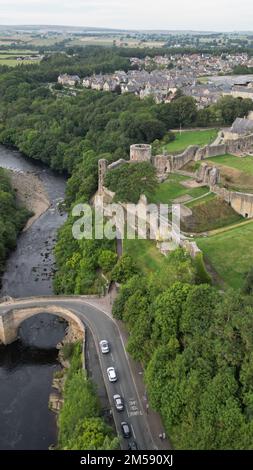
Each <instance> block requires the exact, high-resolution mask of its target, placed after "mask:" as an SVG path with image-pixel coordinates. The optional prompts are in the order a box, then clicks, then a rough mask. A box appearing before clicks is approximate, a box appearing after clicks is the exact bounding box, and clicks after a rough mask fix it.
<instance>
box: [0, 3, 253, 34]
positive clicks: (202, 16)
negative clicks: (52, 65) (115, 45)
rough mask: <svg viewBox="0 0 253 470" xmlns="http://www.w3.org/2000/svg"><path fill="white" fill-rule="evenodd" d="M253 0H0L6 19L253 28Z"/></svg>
mask: <svg viewBox="0 0 253 470" xmlns="http://www.w3.org/2000/svg"><path fill="white" fill-rule="evenodd" d="M252 19H253V1H252V0H240V1H238V0H174V1H172V0H153V1H151V0H0V24H1V25H9V24H14V25H15V24H23V25H24V24H26V25H29V24H44V25H69V26H94V27H106V28H120V29H169V30H178V29H191V30H200V31H207V30H208V31H235V30H237V31H238V30H240V31H242V30H248V31H250V30H253V21H252Z"/></svg>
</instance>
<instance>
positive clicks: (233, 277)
mask: <svg viewBox="0 0 253 470" xmlns="http://www.w3.org/2000/svg"><path fill="white" fill-rule="evenodd" d="M196 241H197V244H198V246H199V247H200V249H201V250H203V252H204V254H205V255H206V256H207V258H208V260H209V261H210V262H211V264H212V265H213V267H214V268H215V270H216V271H217V273H218V274H219V276H220V277H221V278H222V279H223V280H224V282H225V284H226V286H227V287H229V286H230V287H233V288H237V289H238V288H240V287H241V286H242V284H243V280H244V274H245V273H246V272H247V271H248V270H249V269H250V268H251V267H252V266H253V221H252V222H251V223H248V224H245V225H242V226H241V227H237V228H234V229H232V230H229V231H227V232H223V233H220V234H217V235H213V236H212V237H208V238H199V239H197V240H196Z"/></svg>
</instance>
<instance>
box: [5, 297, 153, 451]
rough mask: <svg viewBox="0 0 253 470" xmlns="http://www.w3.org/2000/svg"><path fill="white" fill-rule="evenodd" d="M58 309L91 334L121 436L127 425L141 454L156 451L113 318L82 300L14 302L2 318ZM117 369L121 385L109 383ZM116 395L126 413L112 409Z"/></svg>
mask: <svg viewBox="0 0 253 470" xmlns="http://www.w3.org/2000/svg"><path fill="white" fill-rule="evenodd" d="M49 305H59V306H61V307H65V308H67V309H69V310H71V311H72V312H74V313H75V314H76V315H77V316H78V317H79V318H80V319H82V321H83V322H84V323H85V324H86V325H87V326H88V328H89V330H90V331H91V332H92V334H93V337H94V341H95V345H96V348H97V353H98V357H99V361H100V366H101V370H102V374H103V378H104V382H105V386H106V390H107V394H108V398H109V400H110V404H111V409H112V410H113V417H114V421H115V425H116V429H117V432H118V434H119V436H122V434H121V428H120V423H121V421H127V422H128V423H129V425H130V427H131V430H132V439H134V440H136V442H137V445H138V448H139V449H142V450H152V449H157V448H158V447H157V445H156V444H155V440H154V439H153V436H152V433H151V430H150V427H149V425H148V421H147V418H146V415H145V412H144V410H143V407H142V402H141V399H140V397H139V395H138V390H137V387H136V384H135V377H134V374H133V372H132V369H131V366H130V361H129V358H128V356H127V353H126V351H125V347H124V342H123V339H122V337H121V334H120V331H119V328H118V326H117V324H116V323H115V321H114V320H113V318H112V317H111V315H110V314H109V313H108V312H106V311H105V310H102V309H100V308H98V307H94V305H92V304H91V303H89V301H88V300H86V301H85V300H82V299H81V298H76V299H75V298H70V299H68V298H62V297H58V298H57V297H52V298H50V297H49V298H45V299H43V298H33V299H22V300H21V299H20V300H15V301H13V302H11V303H9V304H8V305H7V304H6V303H3V304H0V315H1V314H2V313H3V312H5V311H8V310H10V309H12V308H25V307H26V306H27V307H28V306H29V307H31V306H34V307H35V306H37V307H41V306H43V307H45V312H46V311H47V306H49ZM102 339H107V340H108V341H109V343H110V346H111V351H110V353H109V354H107V355H102V354H101V353H100V351H99V341H100V340H102ZM109 366H114V367H115V369H116V372H117V376H118V381H117V382H116V383H110V382H109V380H108V377H107V373H106V370H107V367H109ZM115 393H119V394H120V395H122V396H123V398H124V400H125V411H124V412H121V413H118V412H117V411H116V410H115V407H114V406H113V400H112V397H113V395H114V394H115ZM122 448H123V449H127V448H128V441H127V440H125V439H123V438H122Z"/></svg>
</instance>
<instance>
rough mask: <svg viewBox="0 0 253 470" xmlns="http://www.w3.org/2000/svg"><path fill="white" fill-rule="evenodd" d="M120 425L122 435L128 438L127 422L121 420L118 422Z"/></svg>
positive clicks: (129, 434)
mask: <svg viewBox="0 0 253 470" xmlns="http://www.w3.org/2000/svg"><path fill="white" fill-rule="evenodd" d="M120 426H121V430H122V434H123V437H125V439H128V438H129V437H131V430H130V427H129V425H128V424H127V422H126V421H123V422H122V423H120Z"/></svg>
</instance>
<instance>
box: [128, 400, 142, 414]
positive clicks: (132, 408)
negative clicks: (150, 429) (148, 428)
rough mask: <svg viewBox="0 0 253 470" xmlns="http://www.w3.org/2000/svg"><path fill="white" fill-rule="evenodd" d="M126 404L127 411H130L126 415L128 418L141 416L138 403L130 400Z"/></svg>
mask: <svg viewBox="0 0 253 470" xmlns="http://www.w3.org/2000/svg"><path fill="white" fill-rule="evenodd" d="M128 404H129V409H130V411H129V413H128V417H129V418H130V417H131V416H142V415H143V413H142V411H141V410H140V409H139V407H138V401H137V400H136V399H135V398H130V399H129V400H128Z"/></svg>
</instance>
